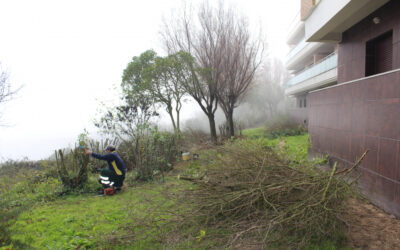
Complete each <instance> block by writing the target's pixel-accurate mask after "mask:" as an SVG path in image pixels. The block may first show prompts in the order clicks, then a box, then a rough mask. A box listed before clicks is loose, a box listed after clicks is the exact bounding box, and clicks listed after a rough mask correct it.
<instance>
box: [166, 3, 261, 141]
mask: <svg viewBox="0 0 400 250" xmlns="http://www.w3.org/2000/svg"><path fill="white" fill-rule="evenodd" d="M191 11H192V10H191V9H188V8H186V7H185V8H184V11H183V13H182V15H181V16H180V17H179V18H176V17H175V18H173V19H172V20H169V21H168V22H164V24H165V27H164V29H163V31H162V37H163V41H164V44H165V46H166V49H167V51H168V52H169V53H175V52H177V51H179V50H183V51H185V52H188V53H190V54H191V55H193V56H194V58H195V62H196V63H197V64H198V65H199V66H200V67H201V68H202V69H203V70H202V71H201V74H199V76H198V77H195V78H194V79H199V81H197V82H195V83H196V84H198V85H199V86H197V87H196V88H193V89H196V90H198V91H197V92H196V93H193V92H191V91H188V92H189V94H190V95H191V96H192V97H193V98H194V99H195V100H196V101H197V102H198V104H199V105H200V107H201V109H202V110H203V112H204V113H205V114H206V115H207V117H208V119H209V123H210V131H211V136H212V138H213V139H214V140H216V130H215V111H216V110H217V106H218V104H219V105H220V107H221V108H222V110H223V111H224V113H225V116H226V119H227V120H228V122H229V127H230V133H231V135H234V129H233V110H234V108H236V107H237V105H238V104H239V100H240V97H241V96H242V95H243V94H244V93H245V92H246V90H247V88H248V86H249V85H250V84H251V82H252V79H253V76H254V73H255V71H256V69H257V67H258V66H259V64H260V62H261V60H260V58H261V56H260V55H261V52H262V51H263V43H262V42H261V40H258V41H256V42H254V41H252V40H251V37H250V32H249V25H248V22H247V20H246V18H245V17H244V16H241V15H239V14H238V13H237V12H236V11H235V10H234V9H233V8H225V6H224V2H223V1H220V2H219V3H218V5H217V6H216V7H213V6H211V5H210V3H209V2H208V1H205V2H203V3H202V4H201V5H200V7H199V8H198V10H197V15H195V18H191V17H193V16H194V15H192V13H191Z"/></svg>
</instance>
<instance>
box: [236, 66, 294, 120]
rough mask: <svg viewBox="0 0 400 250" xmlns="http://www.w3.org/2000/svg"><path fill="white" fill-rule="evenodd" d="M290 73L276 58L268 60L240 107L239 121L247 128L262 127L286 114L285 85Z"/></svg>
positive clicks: (238, 111)
mask: <svg viewBox="0 0 400 250" xmlns="http://www.w3.org/2000/svg"><path fill="white" fill-rule="evenodd" d="M288 76H289V74H288V72H287V70H286V68H285V66H284V65H283V63H282V62H281V61H280V60H278V59H276V58H268V60H265V62H264V64H263V65H262V66H261V67H260V70H259V71H258V72H257V75H256V77H255V79H254V84H253V85H252V87H251V88H250V89H249V91H248V93H247V94H246V96H245V97H244V99H243V102H242V105H241V106H239V107H238V110H237V114H238V116H237V119H238V120H239V121H240V120H241V122H245V123H246V124H244V125H245V126H247V127H248V126H250V127H254V126H260V125H263V124H264V123H265V121H267V120H268V119H272V118H273V117H275V116H276V115H278V114H279V113H285V112H286V108H287V105H288V104H287V100H286V98H285V93H284V83H285V82H286V80H287V79H288Z"/></svg>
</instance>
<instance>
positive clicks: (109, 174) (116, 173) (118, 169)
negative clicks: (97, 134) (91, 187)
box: [85, 146, 126, 192]
mask: <svg viewBox="0 0 400 250" xmlns="http://www.w3.org/2000/svg"><path fill="white" fill-rule="evenodd" d="M85 153H86V154H87V155H91V156H92V157H93V158H96V159H99V160H104V161H107V163H108V168H103V169H102V170H101V172H100V179H99V183H100V184H102V185H103V189H105V188H109V187H112V188H114V189H115V190H117V191H119V190H121V187H122V185H123V183H124V179H125V173H126V167H125V163H124V161H123V160H122V158H121V157H120V156H119V155H118V154H117V152H115V147H114V146H107V148H106V154H104V155H101V154H97V153H94V152H92V151H90V150H89V149H86V150H85ZM101 192H104V191H103V190H102V191H101Z"/></svg>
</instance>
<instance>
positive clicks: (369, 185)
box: [309, 0, 400, 217]
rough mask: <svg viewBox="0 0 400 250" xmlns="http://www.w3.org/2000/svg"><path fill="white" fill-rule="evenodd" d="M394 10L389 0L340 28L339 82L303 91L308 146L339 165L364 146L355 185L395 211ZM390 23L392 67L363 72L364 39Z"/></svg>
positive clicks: (399, 112) (398, 143) (399, 172)
mask: <svg viewBox="0 0 400 250" xmlns="http://www.w3.org/2000/svg"><path fill="white" fill-rule="evenodd" d="M399 11H400V1H397V0H396V1H391V2H389V3H388V4H386V5H385V6H383V7H382V8H381V9H379V10H378V11H376V12H375V13H373V14H372V15H370V16H369V17H367V18H366V19H365V20H363V21H361V22H360V23H358V24H357V25H355V26H354V27H352V28H351V29H349V30H348V31H347V32H345V33H344V34H343V40H342V42H341V43H340V44H339V66H338V83H339V85H336V86H333V87H330V88H326V89H322V90H318V91H315V92H311V93H310V94H309V103H310V110H309V133H310V137H311V141H312V149H311V152H313V153H322V154H329V155H331V156H332V157H333V158H334V159H336V160H338V161H339V163H341V164H342V165H343V166H345V167H348V166H350V165H352V164H353V163H354V162H355V161H356V159H357V158H358V157H360V156H361V154H362V153H363V152H364V151H365V150H366V149H369V150H370V151H369V153H368V155H367V157H366V158H365V160H364V162H363V163H362V165H361V167H360V170H361V174H362V176H361V179H360V186H361V187H362V188H363V190H364V191H365V192H366V193H367V194H368V196H369V197H370V198H371V199H372V200H373V201H374V202H375V203H376V204H377V205H379V206H380V207H382V208H383V209H385V210H386V211H388V212H390V213H393V214H395V215H396V216H399V217H400V69H399V68H400V47H399V45H400V44H399V40H400V39H399V36H400V34H399V32H400V15H399ZM375 16H379V17H381V19H382V22H381V23H380V24H379V25H375V24H374V23H373V22H372V18H373V17H375ZM390 29H393V46H394V47H393V69H394V70H392V71H389V72H386V73H382V74H378V75H374V76H370V77H367V78H365V50H366V48H365V43H366V41H368V40H370V39H372V38H374V37H376V36H379V35H380V34H383V33H385V32H387V31H388V30H390ZM352 80H353V81H352ZM349 81H350V82H349ZM340 83H344V84H340Z"/></svg>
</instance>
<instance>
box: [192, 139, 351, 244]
mask: <svg viewBox="0 0 400 250" xmlns="http://www.w3.org/2000/svg"><path fill="white" fill-rule="evenodd" d="M207 165H208V167H207V171H206V173H205V174H204V175H203V177H201V178H197V179H191V178H187V180H191V181H193V182H195V183H196V184H197V188H196V189H194V190H192V191H190V193H189V194H188V196H187V197H186V199H190V201H191V202H193V204H196V206H197V207H198V210H196V212H194V214H192V215H191V217H192V218H197V219H198V220H200V221H202V223H205V224H206V225H207V226H213V227H216V228H220V229H224V230H228V231H230V232H233V235H232V236H230V239H229V242H228V243H229V246H230V247H235V246H237V244H238V242H241V239H243V238H244V237H245V238H246V239H249V238H253V239H254V241H255V242H257V243H259V244H260V246H259V247H266V246H274V245H275V246H276V247H278V248H280V247H285V248H286V247H289V248H292V247H295V248H298V247H301V246H304V245H307V244H311V243H312V242H314V243H318V242H319V241H320V240H323V241H326V240H327V239H331V240H332V241H337V240H338V235H343V234H340V232H342V230H343V222H342V220H341V219H340V217H341V216H340V215H341V212H342V211H343V209H344V202H345V200H346V198H347V197H348V196H349V195H350V194H351V192H352V191H351V190H352V188H351V184H350V183H349V182H348V181H345V180H344V177H345V176H346V175H347V174H348V173H349V172H351V170H347V171H346V170H345V171H340V172H339V171H337V169H336V165H335V166H334V167H333V169H332V170H331V171H330V172H329V171H328V172H326V171H318V170H317V169H315V168H314V167H312V166H298V165H294V164H291V162H288V161H286V160H285V159H282V157H281V156H280V154H278V153H276V152H275V151H274V150H272V149H271V148H269V147H266V146H265V145H263V144H262V143H259V142H258V143H257V142H250V141H245V140H243V141H237V142H235V143H233V144H231V145H228V146H224V147H221V148H218V149H217V153H216V154H215V156H214V157H213V159H209V161H208V164H207ZM352 169H354V168H352ZM339 238H340V237H339Z"/></svg>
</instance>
